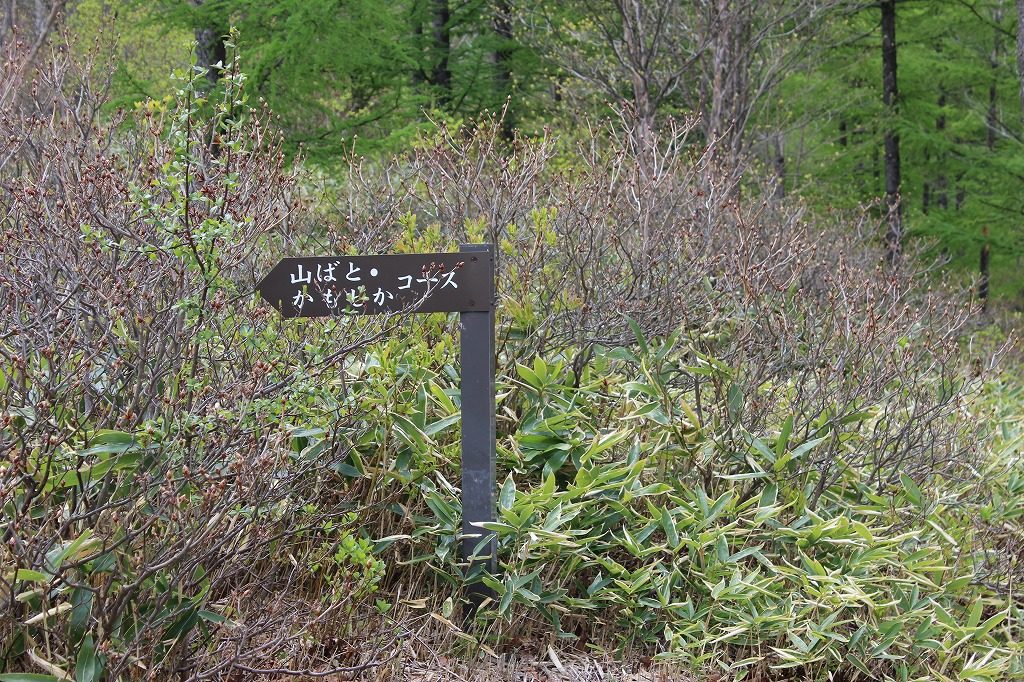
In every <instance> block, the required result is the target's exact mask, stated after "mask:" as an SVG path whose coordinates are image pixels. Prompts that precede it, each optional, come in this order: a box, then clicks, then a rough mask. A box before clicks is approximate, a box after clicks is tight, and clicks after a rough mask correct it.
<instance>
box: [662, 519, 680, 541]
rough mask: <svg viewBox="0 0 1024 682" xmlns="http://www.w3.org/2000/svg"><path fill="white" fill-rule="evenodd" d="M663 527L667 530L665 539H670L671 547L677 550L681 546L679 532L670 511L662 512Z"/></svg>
mask: <svg viewBox="0 0 1024 682" xmlns="http://www.w3.org/2000/svg"><path fill="white" fill-rule="evenodd" d="M661 527H662V528H663V529H664V530H665V537H667V538H668V545H669V547H671V548H673V549H675V548H676V547H678V546H679V532H678V531H677V530H676V522H675V521H673V520H672V515H671V514H670V513H669V512H668V509H662V510H661Z"/></svg>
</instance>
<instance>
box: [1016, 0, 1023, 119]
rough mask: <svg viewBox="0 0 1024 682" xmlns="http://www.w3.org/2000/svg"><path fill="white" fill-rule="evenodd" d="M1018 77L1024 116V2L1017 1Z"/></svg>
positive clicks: (1021, 107)
mask: <svg viewBox="0 0 1024 682" xmlns="http://www.w3.org/2000/svg"><path fill="white" fill-rule="evenodd" d="M1017 77H1018V78H1019V79H1020V110H1021V115H1024V0H1017Z"/></svg>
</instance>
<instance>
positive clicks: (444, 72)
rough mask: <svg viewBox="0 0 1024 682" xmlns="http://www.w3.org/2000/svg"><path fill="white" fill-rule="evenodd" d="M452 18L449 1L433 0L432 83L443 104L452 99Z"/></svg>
mask: <svg viewBox="0 0 1024 682" xmlns="http://www.w3.org/2000/svg"><path fill="white" fill-rule="evenodd" d="M451 18H452V17H451V9H450V8H449V7H448V0H433V10H432V12H431V26H432V27H433V32H434V69H433V72H432V73H431V78H430V81H431V82H432V83H433V84H434V85H436V86H437V87H438V88H439V89H440V94H439V98H440V102H441V104H448V103H449V102H451V98H452V72H451V69H450V67H449V63H448V62H449V58H450V57H451V49H452V36H451V26H450V25H449V24H450V23H451Z"/></svg>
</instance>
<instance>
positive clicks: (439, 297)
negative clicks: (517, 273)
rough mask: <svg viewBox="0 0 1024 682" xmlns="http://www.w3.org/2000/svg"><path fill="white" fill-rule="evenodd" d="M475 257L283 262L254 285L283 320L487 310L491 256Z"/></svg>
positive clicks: (415, 255)
mask: <svg viewBox="0 0 1024 682" xmlns="http://www.w3.org/2000/svg"><path fill="white" fill-rule="evenodd" d="M480 256H481V255H480V254H473V253H408V254H393V255H386V256H316V257H311V258H284V259H282V260H281V262H279V263H278V264H277V265H276V266H275V267H274V269H273V270H271V271H270V272H269V273H267V275H266V276H265V277H264V278H263V279H262V280H260V283H259V284H257V285H256V289H257V291H259V292H260V295H261V296H262V297H263V298H264V299H265V300H266V301H267V302H268V303H270V305H272V306H274V307H275V308H276V309H277V310H278V311H280V313H281V315H282V316H284V317H328V316H332V315H383V314H388V313H399V312H417V313H435V312H445V313H448V312H485V311H488V310H490V309H491V305H492V303H493V301H492V300H491V299H492V296H493V294H492V291H493V284H492V281H493V275H492V272H491V268H492V264H491V262H490V259H489V258H481V257H480Z"/></svg>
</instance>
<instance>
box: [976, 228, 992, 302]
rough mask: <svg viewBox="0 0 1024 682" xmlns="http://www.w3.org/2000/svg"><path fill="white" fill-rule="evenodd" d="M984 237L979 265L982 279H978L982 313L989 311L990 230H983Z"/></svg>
mask: <svg viewBox="0 0 1024 682" xmlns="http://www.w3.org/2000/svg"><path fill="white" fill-rule="evenodd" d="M982 235H983V236H984V238H985V242H984V243H983V244H982V245H981V262H980V263H979V270H980V271H981V277H980V278H979V279H978V298H979V299H980V300H981V311H982V312H987V311H988V262H989V258H990V256H991V251H990V249H989V244H988V228H987V227H986V228H984V229H983V230H982Z"/></svg>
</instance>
